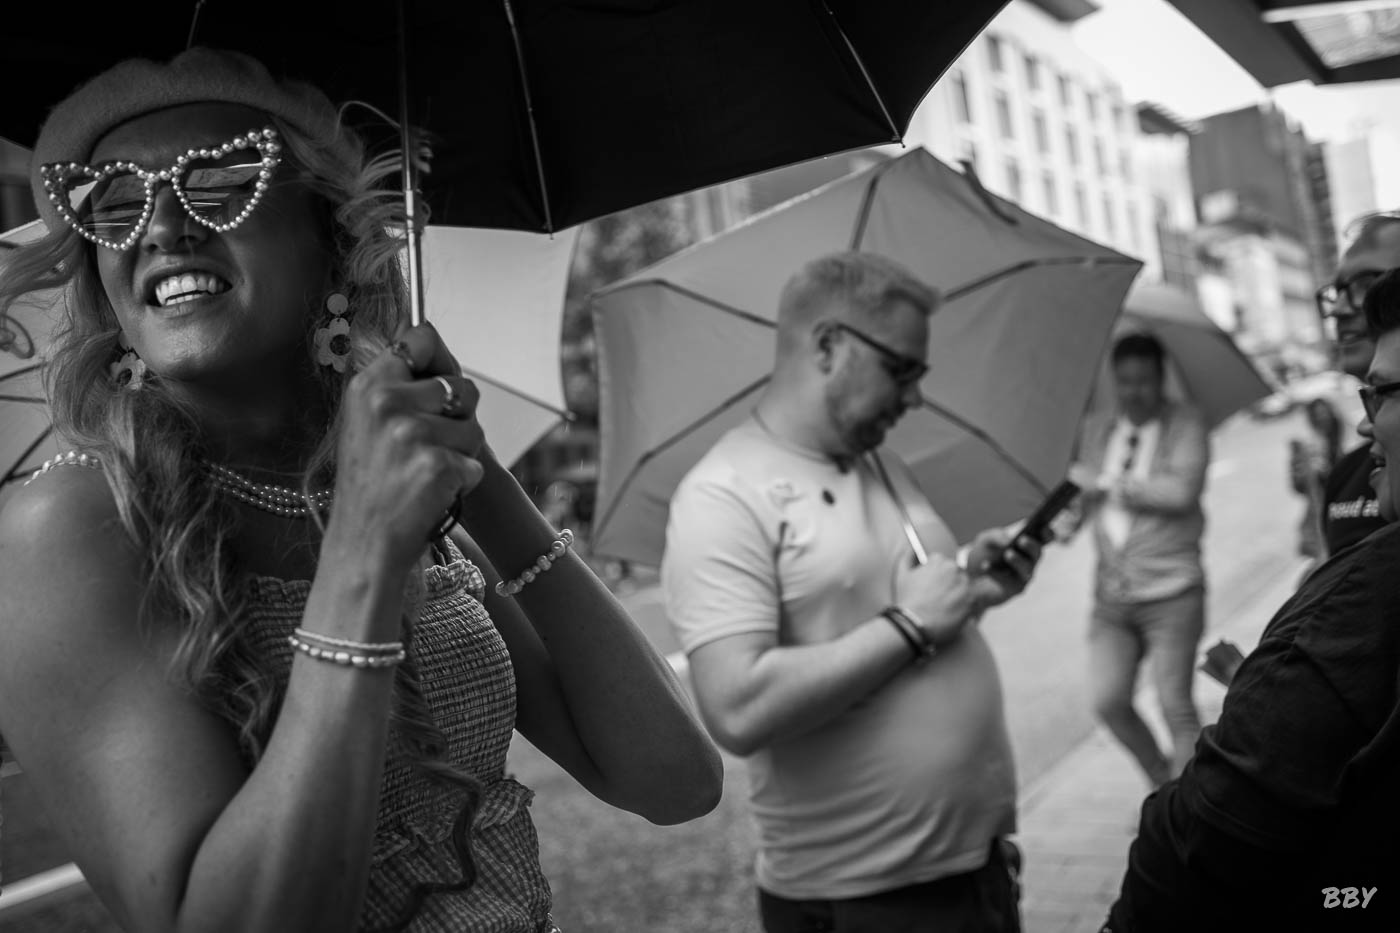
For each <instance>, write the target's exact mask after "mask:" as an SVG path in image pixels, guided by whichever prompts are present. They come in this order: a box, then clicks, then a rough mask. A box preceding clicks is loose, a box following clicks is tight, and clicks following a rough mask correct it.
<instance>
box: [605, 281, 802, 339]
mask: <svg viewBox="0 0 1400 933" xmlns="http://www.w3.org/2000/svg"><path fill="white" fill-rule="evenodd" d="M645 285H655V286H657V287H659V288H664V289H667V290H668V291H673V292H675V293H676V294H678V295H684V296H685V297H686V298H689V299H691V300H692V301H698V302H700V303H701V304H706V305H709V306H710V307H712V308H714V309H715V310H716V311H723V312H724V313H726V314H732V315H734V316H735V317H737V318H739V319H740V320H743V321H748V322H749V323H750V324H761V325H763V326H764V327H769V328H773V329H775V330H776V329H777V326H778V325H777V323H776V322H774V321H771V320H769V319H768V318H766V317H760V316H759V315H757V314H754V313H753V312H752V311H745V310H744V309H742V308H736V307H734V306H733V305H727V304H725V303H724V302H722V301H717V300H715V299H714V298H710V297H709V296H707V295H702V294H700V293H699V292H695V291H692V290H690V289H688V288H686V287H684V286H682V285H677V284H676V283H674V282H669V281H667V280H666V279H660V278H656V279H637V280H635V281H631V282H627V283H625V284H623V285H620V286H618V287H617V288H610V289H608V291H609V292H610V293H614V294H615V293H617V292H622V291H626V290H627V289H629V288H641V287H642V286H645ZM598 294H601V292H595V293H594V296H593V297H597V295H598ZM593 297H590V298H589V299H588V303H589V308H590V310H592V308H593Z"/></svg>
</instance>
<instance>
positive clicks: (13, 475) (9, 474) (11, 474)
mask: <svg viewBox="0 0 1400 933" xmlns="http://www.w3.org/2000/svg"><path fill="white" fill-rule="evenodd" d="M52 433H53V425H49V426H48V427H46V428H44V430H42V431H40V432H39V436H38V437H36V438H35V439H34V443H32V444H30V445H29V446H28V447H26V448H24V453H22V454H20V455H19V459H18V460H16V461H15V462H14V464H13V465H12V466H11V467H10V468H9V469H8V470H6V471H5V478H4V479H3V480H0V483H8V482H11V481H13V480H17V479H19V478H20V477H21V476H23V475H24V474H22V473H17V472H16V471H17V470H19V468H20V464H22V463H24V461H26V460H28V459H29V455H30V454H32V453H34V451H36V450H38V449H39V445H40V444H42V443H44V441H45V440H47V439H48V436H49V435H50V434H52Z"/></svg>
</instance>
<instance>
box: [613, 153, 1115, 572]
mask: <svg viewBox="0 0 1400 933" xmlns="http://www.w3.org/2000/svg"><path fill="white" fill-rule="evenodd" d="M849 249H856V250H863V251H867V252H874V253H880V254H883V255H886V256H889V257H890V258H893V259H895V260H897V261H899V262H902V263H903V264H904V265H906V266H908V267H909V268H910V269H911V270H913V271H914V273H915V274H917V275H918V276H920V277H921V278H922V279H924V280H925V281H926V282H928V283H930V284H932V285H934V286H936V287H937V288H938V289H939V290H940V291H942V292H943V294H944V297H945V304H944V305H943V306H942V307H940V308H939V310H938V311H937V312H936V313H935V314H934V315H933V317H932V319H931V320H930V326H929V363H930V366H931V369H930V372H929V374H928V376H927V377H925V379H924V382H923V383H922V385H921V390H922V392H923V394H924V396H925V398H926V399H927V400H928V402H929V403H931V404H926V405H925V407H923V408H921V409H919V410H917V411H914V412H910V413H909V414H908V415H906V416H905V418H904V420H903V421H901V422H900V424H899V425H898V427H897V428H896V429H895V430H894V431H893V432H892V433H891V434H890V436H889V439H888V442H887V443H888V445H889V446H890V447H891V448H892V449H894V450H895V451H897V452H898V453H899V454H900V455H901V456H903V457H904V458H905V460H906V461H907V462H909V464H910V465H911V466H912V467H913V469H914V472H915V475H916V476H917V478H918V479H919V481H920V483H921V484H922V486H923V488H924V490H925V491H926V492H927V493H928V495H929V497H930V499H931V500H932V501H933V504H934V506H935V508H937V509H938V511H939V513H940V514H941V515H942V516H943V518H944V519H945V520H947V521H948V523H949V525H950V526H951V527H952V529H953V531H954V533H955V534H956V535H957V536H958V537H959V538H960V539H964V540H965V539H966V538H968V537H969V536H970V535H972V534H973V533H975V532H976V531H979V530H981V529H982V528H985V527H988V526H989V525H993V524H997V523H1000V522H1007V521H1011V520H1014V519H1016V518H1020V517H1023V516H1024V515H1026V514H1027V513H1029V512H1030V511H1031V510H1032V509H1033V508H1034V507H1035V505H1036V503H1037V502H1038V501H1039V499H1040V498H1041V497H1042V496H1043V495H1044V494H1045V491H1046V490H1047V489H1048V488H1049V487H1050V486H1051V485H1053V484H1054V483H1055V482H1056V481H1058V480H1059V479H1060V478H1061V476H1062V475H1063V473H1064V470H1065V468H1066V466H1067V465H1068V462H1069V457H1070V453H1071V450H1072V447H1073V443H1074V437H1075V430H1076V428H1077V425H1078V422H1079V418H1080V415H1081V414H1082V412H1083V411H1084V407H1085V403H1086V402H1087V401H1088V398H1089V393H1090V390H1091V388H1092V386H1093V383H1094V376H1095V373H1096V372H1097V369H1098V362H1099V358H1100V356H1101V354H1102V353H1103V350H1104V347H1105V344H1106V343H1107V340H1108V337H1109V333H1110V331H1111V328H1112V326H1113V322H1114V319H1115V317H1116V316H1117V314H1118V311H1119V308H1120V307H1121V305H1122V301H1123V296H1124V295H1125V294H1126V293H1127V290H1128V286H1129V285H1130V283H1131V282H1132V280H1133V277H1134V276H1135V275H1136V274H1137V272H1138V269H1139V268H1140V267H1141V263H1140V262H1139V261H1138V260H1136V259H1132V258H1130V257H1127V256H1124V255H1122V254H1120V253H1117V252H1115V251H1113V250H1111V249H1109V248H1107V247H1105V246H1101V245H1099V244H1097V243H1094V242H1092V241H1089V240H1086V239H1083V238H1082V237H1079V236H1076V235H1074V234H1072V233H1069V232H1067V231H1065V230H1062V229H1060V228H1059V227H1056V226H1055V225H1054V224H1051V223H1049V222H1048V221H1045V220H1042V219H1040V218H1038V217H1035V216H1033V215H1031V214H1028V213H1026V212H1024V211H1022V210H1020V209H1019V208H1017V207H1015V206H1014V205H1012V204H1010V203H1009V202H1006V201H1002V200H1000V199H998V198H994V197H993V196H992V195H990V194H987V193H986V192H985V191H983V190H982V189H981V187H980V186H978V185H975V184H974V183H971V182H970V179H969V178H967V177H964V176H963V175H960V174H959V173H957V172H955V171H954V170H952V169H950V168H948V167H947V166H945V165H944V164H942V163H941V162H939V161H938V160H937V159H935V158H934V157H933V156H931V155H929V154H928V153H927V152H925V151H923V150H922V149H916V150H914V151H912V152H909V153H908V154H906V155H904V156H901V157H900V158H898V159H894V160H891V161H888V162H885V163H883V164H881V165H878V166H875V167H874V168H871V169H868V170H866V171H864V172H860V173H857V174H855V175H851V176H848V177H847V178H844V179H841V180H839V181H836V182H833V183H832V184H830V185H828V186H826V187H824V188H821V189H819V190H817V191H816V192H813V193H811V194H809V195H805V196H803V197H800V198H797V199H795V200H793V201H790V202H788V203H786V204H784V205H780V206H779V207H776V208H774V209H773V210H771V211H769V212H767V213H766V214H763V215H760V216H758V217H756V218H754V219H753V220H751V221H750V222H748V223H746V224H744V225H742V226H740V227H737V228H735V229H733V230H731V231H728V232H726V233H723V234H720V235H719V236H717V237H714V238H712V239H710V240H707V241H705V242H703V243H700V244H697V245H696V246H694V247H691V248H690V249H688V250H685V251H683V252H681V253H678V254H677V255H675V256H673V257H671V258H669V259H667V260H664V261H662V262H660V263H658V264H656V265H654V266H652V267H650V268H649V269H646V270H643V271H642V272H639V273H637V274H636V275H635V276H633V277H631V278H629V279H626V280H624V281H623V282H621V283H619V284H617V285H615V286H612V287H611V288H608V289H605V290H603V291H602V292H600V293H599V294H598V295H596V296H595V298H594V304H593V307H594V322H595V329H596V334H597V339H598V355H599V358H598V365H599V388H600V416H599V420H600V426H601V428H602V450H601V473H600V481H599V493H598V510H597V515H598V516H599V517H598V520H597V523H596V524H595V528H594V539H593V545H594V548H595V550H597V551H599V552H601V553H604V554H610V555H613V556H616V557H621V558H625V559H630V560H635V561H639V562H643V563H656V562H657V561H658V560H659V558H660V556H661V550H662V541H663V538H664V531H665V524H666V516H667V510H668V507H669V503H670V498H671V493H672V492H673V490H674V489H675V486H676V484H677V483H678V482H679V481H680V479H681V477H682V476H684V475H685V473H686V471H688V470H689V469H690V467H691V466H692V465H693V464H694V463H695V461H696V460H697V459H699V457H700V456H702V455H703V454H704V453H705V451H706V450H708V449H709V447H710V446H711V445H712V444H713V443H714V442H715V440H716V439H717V438H718V437H719V436H720V435H721V434H723V433H724V432H725V431H726V430H728V429H729V428H730V427H732V426H733V425H735V424H737V423H738V422H739V421H740V420H742V419H743V418H744V417H746V416H747V415H748V413H749V411H750V410H751V408H752V405H753V403H754V401H755V399H756V398H757V396H758V392H759V390H760V389H761V388H762V386H763V384H764V383H765V382H766V380H767V375H768V372H769V370H770V369H771V367H772V364H773V349H774V317H775V315H776V312H777V304H778V295H779V292H780V290H781V289H782V286H783V284H784V283H785V282H786V281H787V279H788V278H789V277H790V276H791V275H792V274H793V273H794V272H795V271H797V269H798V268H799V267H800V266H801V265H803V264H804V263H805V262H807V261H808V260H811V259H814V258H816V257H817V256H820V255H823V254H825V253H830V252H834V251H839V250H849Z"/></svg>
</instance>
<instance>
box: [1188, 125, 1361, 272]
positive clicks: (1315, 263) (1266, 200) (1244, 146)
mask: <svg viewBox="0 0 1400 933" xmlns="http://www.w3.org/2000/svg"><path fill="white" fill-rule="evenodd" d="M1200 122H1201V132H1200V133H1198V134H1196V135H1195V136H1194V137H1192V139H1191V183H1192V186H1193V187H1194V188H1195V189H1196V193H1197V196H1198V197H1199V198H1200V199H1201V200H1200V204H1201V205H1202V209H1203V211H1204V210H1205V207H1206V205H1211V206H1212V208H1213V209H1214V210H1215V215H1214V216H1212V217H1211V218H1206V217H1204V216H1203V217H1202V220H1208V221H1210V222H1215V221H1219V220H1222V219H1225V218H1224V217H1223V216H1222V215H1220V214H1219V210H1220V209H1222V208H1225V207H1226V206H1228V207H1229V209H1230V210H1231V211H1233V212H1234V213H1233V214H1232V215H1231V219H1237V220H1240V221H1243V222H1245V223H1248V224H1252V225H1263V226H1264V227H1266V228H1268V229H1269V230H1271V231H1273V232H1276V233H1279V234H1282V235H1284V236H1288V237H1292V238H1293V239H1295V240H1297V241H1298V242H1300V243H1302V244H1303V246H1304V247H1305V248H1306V250H1307V252H1308V264H1309V266H1310V268H1311V269H1312V272H1313V275H1314V276H1315V277H1316V278H1318V279H1319V280H1320V279H1322V278H1325V277H1326V276H1327V275H1328V274H1329V273H1330V271H1331V268H1332V265H1333V260H1334V259H1335V257H1336V255H1337V243H1336V233H1335V230H1334V225H1333V222H1332V217H1331V209H1330V206H1329V205H1327V204H1324V203H1320V201H1330V196H1327V195H1325V191H1326V188H1327V178H1326V172H1325V171H1324V172H1321V173H1320V176H1319V174H1318V173H1317V172H1316V171H1314V172H1313V173H1311V174H1312V175H1313V176H1314V177H1310V173H1309V169H1308V166H1309V164H1310V162H1311V163H1314V164H1315V163H1316V161H1317V159H1316V156H1315V155H1314V154H1310V152H1312V147H1311V144H1310V143H1309V141H1308V138H1307V137H1306V136H1305V135H1304V134H1303V132H1302V130H1300V129H1298V128H1296V127H1295V126H1293V125H1292V124H1291V123H1290V121H1289V119H1288V117H1287V116H1285V115H1284V113H1283V112H1282V111H1280V110H1278V109H1276V108H1274V107H1272V106H1270V105H1268V104H1258V105H1255V106H1252V107H1245V108H1243V109H1240V110H1234V111H1231V112H1229V113H1219V114H1215V115H1214V116H1210V117H1206V118H1204V119H1203V120H1201V121H1200ZM1324 213H1325V214H1326V220H1325V221H1324V219H1323V215H1324Z"/></svg>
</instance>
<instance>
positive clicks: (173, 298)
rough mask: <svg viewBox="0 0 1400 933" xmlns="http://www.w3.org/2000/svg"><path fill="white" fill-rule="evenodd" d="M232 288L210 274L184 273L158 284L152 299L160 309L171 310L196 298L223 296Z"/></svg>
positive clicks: (164, 279) (162, 280)
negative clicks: (222, 294) (170, 308)
mask: <svg viewBox="0 0 1400 933" xmlns="http://www.w3.org/2000/svg"><path fill="white" fill-rule="evenodd" d="M230 287H231V286H230V285H229V283H228V282H226V281H224V280H223V279H221V278H220V277H219V276H217V275H214V274H213V273H210V272H183V273H181V274H179V275H170V276H166V277H165V278H163V279H161V280H160V281H158V282H156V287H155V289H154V291H153V294H152V297H153V298H154V299H155V302H154V303H155V304H156V305H157V306H158V307H161V308H169V307H173V306H174V305H178V304H184V303H185V302H187V301H194V300H195V299H196V298H205V297H208V296H210V295H218V294H221V293H223V292H226V291H228V290H229V288H230Z"/></svg>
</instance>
